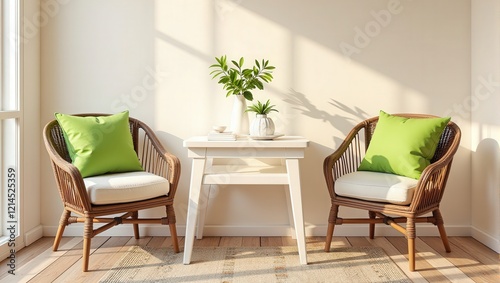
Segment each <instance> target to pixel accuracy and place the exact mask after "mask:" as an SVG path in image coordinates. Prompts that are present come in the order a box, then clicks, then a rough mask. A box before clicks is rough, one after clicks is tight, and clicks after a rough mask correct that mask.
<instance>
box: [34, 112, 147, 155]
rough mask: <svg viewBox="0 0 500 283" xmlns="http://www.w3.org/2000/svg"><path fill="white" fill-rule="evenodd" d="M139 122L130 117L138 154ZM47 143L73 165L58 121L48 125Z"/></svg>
mask: <svg viewBox="0 0 500 283" xmlns="http://www.w3.org/2000/svg"><path fill="white" fill-rule="evenodd" d="M109 115H110V114H97V113H86V114H75V116H81V117H87V116H109ZM139 123H140V122H139V121H138V120H136V119H134V118H131V117H129V125H130V133H131V134H132V140H133V142H134V149H135V152H136V153H137V152H138V151H137V147H138V140H139V137H138V133H139V131H138V125H139ZM44 134H45V135H46V138H47V141H48V142H49V144H50V146H51V147H52V148H53V149H54V150H55V151H56V152H57V153H58V154H59V156H60V157H61V158H63V159H64V160H66V161H67V162H70V163H71V157H70V156H69V151H68V147H67V146H66V142H65V140H64V134H63V130H62V128H61V126H60V125H59V123H58V122H57V120H53V121H51V122H49V123H48V124H47V127H46V132H45V133H44Z"/></svg>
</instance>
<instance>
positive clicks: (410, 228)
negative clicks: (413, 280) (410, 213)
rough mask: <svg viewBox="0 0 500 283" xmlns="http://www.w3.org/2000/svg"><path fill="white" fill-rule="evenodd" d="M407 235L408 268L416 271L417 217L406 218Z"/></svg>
mask: <svg viewBox="0 0 500 283" xmlns="http://www.w3.org/2000/svg"><path fill="white" fill-rule="evenodd" d="M406 237H407V239H408V259H409V260H408V269H409V270H410V271H415V238H416V231H415V219H413V218H408V219H407V220H406Z"/></svg>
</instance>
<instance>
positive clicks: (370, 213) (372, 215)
mask: <svg viewBox="0 0 500 283" xmlns="http://www.w3.org/2000/svg"><path fill="white" fill-rule="evenodd" d="M368 217H370V219H375V212H373V211H368ZM373 238H375V223H370V239H373Z"/></svg>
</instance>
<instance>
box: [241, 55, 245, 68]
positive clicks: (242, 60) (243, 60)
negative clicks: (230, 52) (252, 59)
mask: <svg viewBox="0 0 500 283" xmlns="http://www.w3.org/2000/svg"><path fill="white" fill-rule="evenodd" d="M244 62H245V59H243V57H241V58H240V66H241V67H243V63H244Z"/></svg>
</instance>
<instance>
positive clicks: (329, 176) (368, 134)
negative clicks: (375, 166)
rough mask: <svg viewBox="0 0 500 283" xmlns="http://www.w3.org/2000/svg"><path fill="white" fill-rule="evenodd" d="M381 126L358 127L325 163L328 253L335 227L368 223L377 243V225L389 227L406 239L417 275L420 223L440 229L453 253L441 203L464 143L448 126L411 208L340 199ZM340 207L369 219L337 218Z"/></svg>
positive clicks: (453, 126) (363, 124)
mask: <svg viewBox="0 0 500 283" xmlns="http://www.w3.org/2000/svg"><path fill="white" fill-rule="evenodd" d="M396 116H403V117H409V118H426V117H434V116H428V115H419V114H396ZM377 122H378V117H374V118H371V119H367V120H365V121H363V122H361V123H359V124H358V125H356V126H355V127H354V128H353V129H352V130H351V132H350V133H349V134H348V135H347V137H346V139H345V140H344V141H343V143H342V144H341V145H340V147H339V148H338V149H337V150H336V151H335V152H334V153H333V154H331V155H329V156H328V157H326V158H325V160H324V164H323V170H324V175H325V179H326V184H327V187H328V191H329V193H330V197H331V203H332V206H331V209H330V215H329V219H328V230H327V234H326V243H325V251H326V252H328V251H330V245H331V241H332V236H333V230H334V228H335V225H341V224H358V223H368V224H369V236H370V238H371V239H373V238H374V234H375V224H376V223H385V224H387V225H390V226H391V227H393V228H395V229H396V230H397V231H399V232H401V233H403V234H404V235H405V236H406V238H407V240H408V256H409V270H410V271H415V237H416V230H415V224H416V223H420V222H430V223H433V224H434V225H437V227H438V230H439V234H440V236H441V240H442V242H443V244H444V247H445V250H446V251H447V252H450V245H449V243H448V239H447V237H446V232H445V228H444V222H443V218H442V216H441V213H440V211H439V203H440V201H441V199H442V197H443V193H444V189H445V186H446V182H447V179H448V175H449V172H450V168H451V163H452V160H453V156H454V154H455V152H456V151H457V149H458V146H459V143H460V136H461V133H460V129H459V127H458V126H457V125H456V124H455V123H453V122H449V123H448V125H447V126H446V128H445V129H444V131H443V133H442V135H441V138H440V141H439V144H438V147H437V149H436V152H435V154H434V157H433V158H432V160H431V164H430V165H429V166H427V167H426V168H425V169H424V171H423V172H422V175H421V177H420V178H419V179H418V183H417V185H416V188H415V191H414V193H413V198H412V199H411V203H410V204H408V205H397V204H391V203H385V202H375V201H369V200H366V199H361V198H349V197H344V196H340V195H337V194H336V193H335V182H336V180H337V179H338V178H340V177H341V176H343V175H345V174H348V173H351V172H355V171H357V169H358V167H359V165H360V163H361V161H362V159H363V156H364V152H366V149H367V148H368V146H369V144H370V140H371V138H372V135H373V132H374V130H375V127H376V125H377ZM363 138H364V142H365V146H364V148H363V146H362V143H361V142H362V139H363ZM340 206H346V207H351V208H357V209H362V210H367V211H368V217H367V218H345V219H342V218H339V217H338V216H337V214H338V210H339V207H340ZM428 213H432V216H423V215H424V214H428ZM398 223H406V227H403V226H401V225H398Z"/></svg>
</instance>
